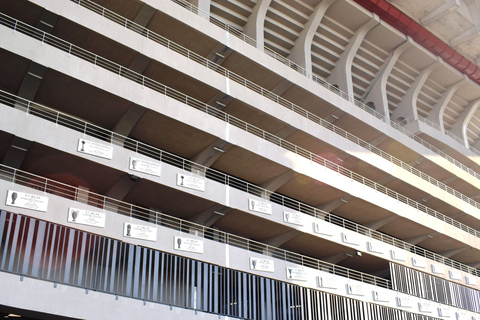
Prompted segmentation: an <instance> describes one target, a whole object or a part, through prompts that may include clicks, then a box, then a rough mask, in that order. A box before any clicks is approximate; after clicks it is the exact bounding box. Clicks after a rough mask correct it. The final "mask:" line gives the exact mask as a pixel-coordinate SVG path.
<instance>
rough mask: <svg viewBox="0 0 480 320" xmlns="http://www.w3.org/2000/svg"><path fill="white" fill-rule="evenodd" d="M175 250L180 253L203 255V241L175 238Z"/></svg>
mask: <svg viewBox="0 0 480 320" xmlns="http://www.w3.org/2000/svg"><path fill="white" fill-rule="evenodd" d="M173 248H174V249H175V250H180V251H188V252H195V253H203V241H202V240H197V239H191V238H184V237H177V236H175V237H174V239H173Z"/></svg>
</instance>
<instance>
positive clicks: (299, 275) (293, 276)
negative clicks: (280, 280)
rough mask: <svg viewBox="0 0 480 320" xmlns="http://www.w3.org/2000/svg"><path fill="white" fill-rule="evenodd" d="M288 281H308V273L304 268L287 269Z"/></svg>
mask: <svg viewBox="0 0 480 320" xmlns="http://www.w3.org/2000/svg"><path fill="white" fill-rule="evenodd" d="M286 272H287V279H290V280H300V281H307V272H306V271H305V269H303V268H290V267H287V268H286Z"/></svg>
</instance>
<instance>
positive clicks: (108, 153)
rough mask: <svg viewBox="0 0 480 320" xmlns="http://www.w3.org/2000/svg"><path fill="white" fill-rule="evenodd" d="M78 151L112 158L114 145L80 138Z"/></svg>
mask: <svg viewBox="0 0 480 320" xmlns="http://www.w3.org/2000/svg"><path fill="white" fill-rule="evenodd" d="M77 151H78V152H82V153H87V154H91V155H93V156H97V157H100V158H105V159H110V160H111V159H112V157H113V147H112V146H111V145H109V144H103V143H98V142H95V141H89V140H85V139H78V146H77Z"/></svg>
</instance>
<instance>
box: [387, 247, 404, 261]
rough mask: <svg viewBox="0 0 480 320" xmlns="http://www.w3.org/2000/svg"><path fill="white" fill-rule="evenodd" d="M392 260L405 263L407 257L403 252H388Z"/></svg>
mask: <svg viewBox="0 0 480 320" xmlns="http://www.w3.org/2000/svg"><path fill="white" fill-rule="evenodd" d="M390 253H391V255H392V259H393V260H397V261H405V260H407V255H406V254H405V252H404V251H403V250H391V251H390Z"/></svg>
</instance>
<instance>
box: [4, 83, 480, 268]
mask: <svg viewBox="0 0 480 320" xmlns="http://www.w3.org/2000/svg"><path fill="white" fill-rule="evenodd" d="M0 102H2V103H4V104H6V105H9V106H16V108H17V109H19V110H24V111H25V112H27V113H30V114H35V112H36V111H37V110H41V111H42V113H40V112H38V113H37V114H42V115H47V116H46V117H42V118H43V119H46V120H49V121H52V122H55V120H56V119H58V120H62V119H63V120H64V121H63V122H62V123H60V122H56V123H58V124H60V125H63V126H65V127H68V128H71V129H73V130H76V131H80V132H84V133H85V134H88V135H92V134H94V133H95V132H97V131H98V132H102V133H103V135H104V136H107V137H110V138H111V141H110V142H111V143H113V144H115V145H119V146H121V147H123V148H126V149H129V150H132V151H136V152H138V153H140V154H143V155H146V156H148V157H150V158H152V159H155V160H158V161H162V162H165V163H168V164H171V165H174V166H176V167H179V168H181V169H189V170H191V169H192V168H195V170H197V173H199V174H200V175H202V176H204V177H206V178H207V179H212V180H214V181H217V182H219V183H222V184H225V185H229V186H231V187H234V188H236V189H238V190H241V191H244V192H249V193H252V194H256V195H263V196H264V197H265V198H269V199H270V201H272V202H273V203H278V204H281V205H283V206H286V207H288V208H292V209H294V210H297V211H299V212H302V213H305V214H308V215H311V216H314V217H316V218H319V219H323V220H325V221H327V222H330V223H333V224H335V225H340V226H342V227H346V226H350V227H349V229H350V230H352V231H355V232H357V233H360V234H363V235H367V236H370V237H372V238H375V239H377V240H379V241H382V242H385V243H387V244H391V245H393V246H396V247H398V248H401V249H404V250H407V251H411V249H412V248H415V250H416V252H421V253H422V255H423V256H425V257H432V258H431V259H432V260H442V261H444V264H447V265H450V264H452V265H453V264H458V265H459V266H460V267H458V269H460V270H463V271H465V272H468V273H472V274H479V275H480V271H479V270H477V269H474V268H471V267H469V266H466V265H463V264H461V263H459V262H457V261H454V260H450V259H449V258H446V257H442V256H440V255H438V254H436V253H433V252H430V251H428V250H426V249H423V248H421V247H416V246H413V245H411V244H409V243H407V242H404V241H403V240H399V239H396V238H393V237H392V236H389V235H386V234H383V233H381V232H379V231H376V230H372V229H369V228H367V227H364V226H362V225H359V224H357V223H355V222H353V221H349V220H346V219H344V218H342V217H340V216H336V215H334V214H331V213H328V212H325V211H322V210H320V209H317V208H315V207H312V206H309V205H307V204H304V203H301V202H299V201H297V200H295V199H292V198H288V197H285V196H283V195H280V194H277V193H274V192H271V191H269V190H267V189H264V188H261V187H259V186H257V185H254V184H251V183H249V182H247V181H244V180H241V179H238V178H235V177H233V176H229V175H227V174H225V173H222V172H219V171H216V170H214V169H211V168H208V167H205V166H202V165H200V164H197V163H195V162H192V161H190V160H188V159H184V158H181V157H180V156H177V155H174V154H171V153H168V152H166V151H163V150H161V149H158V148H156V147H153V146H150V145H147V144H143V143H141V142H138V141H136V140H134V139H132V138H129V137H126V136H122V135H120V134H117V133H115V132H113V131H108V130H106V129H103V128H101V127H98V126H96V125H93V124H91V123H88V122H85V121H83V120H81V119H79V118H76V117H73V116H71V115H68V114H63V113H61V112H58V111H56V110H54V109H51V108H49V107H46V106H43V105H40V104H37V103H34V102H31V101H28V100H26V99H24V98H21V97H18V96H15V95H13V94H11V93H8V92H5V91H2V90H0ZM37 116H38V115H37ZM70 123H72V124H73V126H70V125H68V124H70ZM95 136H100V134H98V133H97V134H95ZM453 222H455V223H458V222H456V221H454V220H453Z"/></svg>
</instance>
